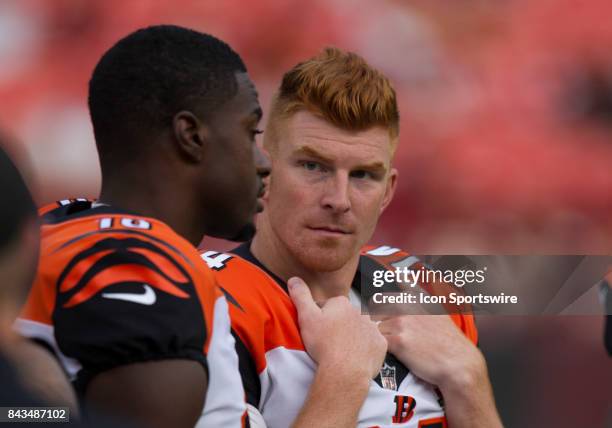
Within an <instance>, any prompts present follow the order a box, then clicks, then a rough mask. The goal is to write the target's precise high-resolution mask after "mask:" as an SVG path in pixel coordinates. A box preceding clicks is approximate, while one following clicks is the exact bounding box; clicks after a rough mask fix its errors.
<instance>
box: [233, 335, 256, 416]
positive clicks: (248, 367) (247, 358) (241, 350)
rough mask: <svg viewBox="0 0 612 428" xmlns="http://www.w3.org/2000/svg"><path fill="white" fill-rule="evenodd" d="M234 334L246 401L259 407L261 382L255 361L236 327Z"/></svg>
mask: <svg viewBox="0 0 612 428" xmlns="http://www.w3.org/2000/svg"><path fill="white" fill-rule="evenodd" d="M232 336H234V339H235V340H236V353H237V354H238V368H239V370H240V377H242V384H243V386H244V391H245V393H246V401H247V403H249V404H251V405H252V406H255V408H259V398H260V397H261V382H260V380H259V375H258V374H257V367H256V366H255V361H253V358H252V357H251V353H250V352H249V350H248V349H247V347H246V345H245V344H244V343H243V342H242V340H241V339H240V336H238V335H237V334H236V332H235V331H234V329H232Z"/></svg>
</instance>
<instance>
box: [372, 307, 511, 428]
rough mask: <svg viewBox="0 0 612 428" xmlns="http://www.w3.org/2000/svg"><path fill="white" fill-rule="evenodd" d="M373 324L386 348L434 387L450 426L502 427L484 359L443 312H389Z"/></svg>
mask: <svg viewBox="0 0 612 428" xmlns="http://www.w3.org/2000/svg"><path fill="white" fill-rule="evenodd" d="M378 327H379V329H380V331H381V333H382V334H383V335H384V336H385V338H386V339H387V343H388V346H389V352H391V353H392V354H393V355H395V356H396V357H397V358H398V359H399V360H400V361H401V362H402V363H403V364H404V365H405V366H406V367H409V368H410V370H411V371H412V372H413V373H414V374H415V375H416V376H418V377H420V378H421V379H423V380H425V381H427V382H429V383H431V384H433V385H436V386H438V387H439V388H440V391H441V392H442V395H443V396H444V403H445V411H446V417H447V419H448V422H449V425H450V426H452V427H453V428H467V427H469V428H480V427H482V428H496V427H501V426H502V423H501V420H500V418H499V415H498V413H497V409H496V407H495V400H494V398H493V391H492V389H491V384H490V382H489V376H488V373H487V365H486V362H485V359H484V357H483V356H482V353H481V352H480V351H479V350H478V348H477V347H476V346H475V345H474V344H473V343H472V342H470V341H469V340H468V339H467V338H466V337H465V336H464V335H463V334H462V333H461V331H460V330H459V329H458V328H457V326H456V325H455V324H454V323H453V322H452V321H451V319H450V317H449V316H447V315H402V316H395V317H389V318H386V319H383V320H382V321H381V323H380V324H379V325H378Z"/></svg>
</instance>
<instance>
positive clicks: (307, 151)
mask: <svg viewBox="0 0 612 428" xmlns="http://www.w3.org/2000/svg"><path fill="white" fill-rule="evenodd" d="M294 154H295V155H297V156H300V155H302V156H308V157H311V158H314V159H318V160H320V161H322V162H324V163H332V162H333V161H334V160H333V159H332V158H330V157H327V156H325V155H323V154H321V153H319V152H318V151H317V150H315V149H313V148H312V147H309V146H302V147H300V148H298V149H297V150H296V151H295V153H294ZM354 169H355V170H366V171H373V172H380V173H384V172H386V171H387V168H386V167H385V164H384V163H382V162H379V161H377V162H372V163H368V164H363V165H358V166H357V167H355V168H354Z"/></svg>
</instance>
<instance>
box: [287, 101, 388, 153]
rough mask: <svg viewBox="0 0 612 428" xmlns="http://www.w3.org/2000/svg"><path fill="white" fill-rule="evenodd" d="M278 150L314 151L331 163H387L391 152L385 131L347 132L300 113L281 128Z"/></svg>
mask: <svg viewBox="0 0 612 428" xmlns="http://www.w3.org/2000/svg"><path fill="white" fill-rule="evenodd" d="M284 128H285V129H284V134H286V135H285V138H283V142H282V144H280V146H281V150H282V149H283V148H284V149H286V150H288V151H289V152H290V153H295V152H302V153H303V152H304V151H306V152H308V151H310V150H309V149H314V150H315V151H316V152H317V153H320V154H322V155H325V156H326V157H328V158H330V159H331V160H334V161H342V160H346V161H348V162H350V161H351V160H356V161H359V162H363V161H373V160H377V161H381V162H384V163H386V164H388V163H390V161H391V158H392V154H393V149H392V142H391V137H390V135H389V131H388V130H387V129H384V128H381V127H375V128H370V129H367V130H363V131H350V130H346V129H342V128H338V127H337V126H335V125H333V124H331V123H329V122H327V121H326V120H324V119H323V118H321V117H319V116H317V115H315V114H313V113H310V112H307V111H299V112H297V113H295V114H294V115H293V116H292V117H290V118H288V119H287V121H286V124H285V126H284Z"/></svg>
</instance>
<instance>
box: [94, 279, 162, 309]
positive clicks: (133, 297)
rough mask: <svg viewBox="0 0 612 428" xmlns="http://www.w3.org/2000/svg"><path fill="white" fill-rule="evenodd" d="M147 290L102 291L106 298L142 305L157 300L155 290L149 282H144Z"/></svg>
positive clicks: (150, 303)
mask: <svg viewBox="0 0 612 428" xmlns="http://www.w3.org/2000/svg"><path fill="white" fill-rule="evenodd" d="M143 286H144V290H145V292H144V293H142V294H136V293H102V297H104V298H106V299H117V300H125V301H126V302H133V303H140V304H141V305H152V304H153V303H155V301H156V300H157V296H156V295H155V291H153V289H152V288H151V286H150V285H148V284H143Z"/></svg>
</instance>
